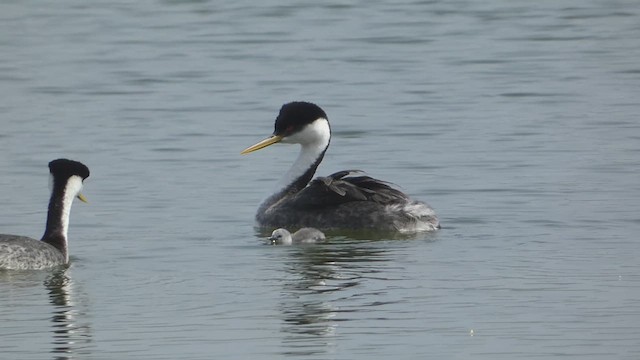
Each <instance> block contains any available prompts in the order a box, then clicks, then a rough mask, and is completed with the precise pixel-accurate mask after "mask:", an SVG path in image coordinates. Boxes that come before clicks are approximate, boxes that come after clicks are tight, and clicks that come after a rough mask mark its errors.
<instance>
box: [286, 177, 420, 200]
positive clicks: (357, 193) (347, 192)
mask: <svg viewBox="0 0 640 360" xmlns="http://www.w3.org/2000/svg"><path fill="white" fill-rule="evenodd" d="M361 173H362V172H361V171H358V170H344V171H339V172H337V173H334V174H331V175H329V176H325V177H317V178H315V179H314V180H312V181H311V182H310V183H309V185H307V186H306V187H305V188H304V189H302V190H301V191H300V192H298V193H297V194H295V195H294V196H293V197H292V198H291V200H290V201H291V203H290V205H291V206H292V207H294V208H298V209H306V208H321V207H327V206H337V205H340V204H344V203H348V202H352V201H372V202H376V203H379V204H391V203H395V202H404V201H406V200H407V196H406V195H405V194H403V193H402V192H401V191H400V190H397V189H395V188H393V187H391V186H390V185H391V184H390V183H387V182H385V181H381V180H378V179H374V178H372V177H370V176H366V175H359V176H353V175H355V174H361Z"/></svg>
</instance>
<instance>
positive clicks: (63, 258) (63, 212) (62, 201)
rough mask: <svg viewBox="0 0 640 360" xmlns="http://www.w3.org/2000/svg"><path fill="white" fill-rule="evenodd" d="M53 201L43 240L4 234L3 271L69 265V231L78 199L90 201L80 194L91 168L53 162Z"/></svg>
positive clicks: (0, 266)
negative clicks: (70, 215) (70, 220)
mask: <svg viewBox="0 0 640 360" xmlns="http://www.w3.org/2000/svg"><path fill="white" fill-rule="evenodd" d="M49 172H50V176H51V183H50V184H51V198H50V200H49V211H48V214H47V225H46V227H45V231H44V235H43V236H42V239H41V240H36V239H32V238H29V237H26V236H18V235H4V234H0V270H2V269H5V270H40V269H47V268H52V267H55V266H59V265H65V264H67V263H68V262H69V246H68V242H67V229H68V227H69V214H70V211H71V204H72V203H73V199H74V198H76V197H77V198H78V199H80V200H82V201H84V202H87V200H86V198H85V197H84V196H83V195H82V194H81V193H80V190H82V182H83V181H84V179H86V178H87V177H89V169H88V168H87V167H86V166H85V165H84V164H82V163H80V162H77V161H73V160H67V159H57V160H53V161H51V162H50V163H49Z"/></svg>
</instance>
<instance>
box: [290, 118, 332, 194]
mask: <svg viewBox="0 0 640 360" xmlns="http://www.w3.org/2000/svg"><path fill="white" fill-rule="evenodd" d="M330 140H331V129H330V127H329V122H328V121H327V119H322V118H321V119H318V120H316V121H314V122H312V123H311V124H309V125H307V126H306V127H305V128H304V129H303V130H302V131H300V132H299V133H297V134H294V135H292V136H289V137H286V138H284V139H283V140H282V142H283V143H292V144H300V145H301V147H300V154H299V155H298V158H297V159H296V161H295V162H294V163H293V165H291V168H289V170H288V171H287V172H286V173H285V175H284V176H283V177H282V179H281V180H280V182H279V183H278V189H280V191H282V190H285V189H286V188H288V187H291V186H292V185H294V188H296V189H295V190H296V191H297V190H300V189H301V188H303V187H304V186H306V185H307V184H308V183H309V181H310V180H311V178H312V177H313V175H314V174H315V171H316V169H317V168H318V165H320V161H322V157H323V156H324V152H325V151H326V150H327V147H328V146H329V141H330Z"/></svg>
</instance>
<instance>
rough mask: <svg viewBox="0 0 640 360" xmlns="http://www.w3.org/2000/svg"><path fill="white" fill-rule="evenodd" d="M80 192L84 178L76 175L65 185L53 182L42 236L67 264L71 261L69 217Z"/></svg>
mask: <svg viewBox="0 0 640 360" xmlns="http://www.w3.org/2000/svg"><path fill="white" fill-rule="evenodd" d="M80 190H82V178H81V177H79V176H75V175H74V176H71V177H70V178H69V179H68V180H67V181H66V183H64V184H57V183H55V182H53V186H52V191H51V199H50V200H49V212H48V214H47V226H46V229H45V232H44V235H43V236H42V241H44V242H47V243H49V244H51V245H53V246H54V247H56V248H57V249H58V250H60V252H61V253H62V254H63V255H64V257H65V260H66V262H68V261H69V245H68V241H67V232H68V229H69V215H70V213H71V205H72V204H73V199H74V198H75V197H76V196H77V195H78V193H79V192H80Z"/></svg>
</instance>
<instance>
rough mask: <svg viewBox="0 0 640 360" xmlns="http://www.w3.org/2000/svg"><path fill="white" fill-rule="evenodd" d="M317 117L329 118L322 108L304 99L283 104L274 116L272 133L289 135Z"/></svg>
mask: <svg viewBox="0 0 640 360" xmlns="http://www.w3.org/2000/svg"><path fill="white" fill-rule="evenodd" d="M319 118H324V119H327V120H328V119H329V118H328V117H327V114H326V113H325V112H324V110H322V109H321V108H320V106H318V105H316V104H313V103H310V102H306V101H294V102H290V103H287V104H284V105H282V107H281V108H280V113H279V114H278V117H277V118H276V124H275V130H274V131H273V134H274V135H282V136H288V135H291V134H293V133H296V132H298V131H300V130H302V128H303V127H305V126H307V125H309V124H311V123H312V122H314V121H316V120H317V119H319Z"/></svg>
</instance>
